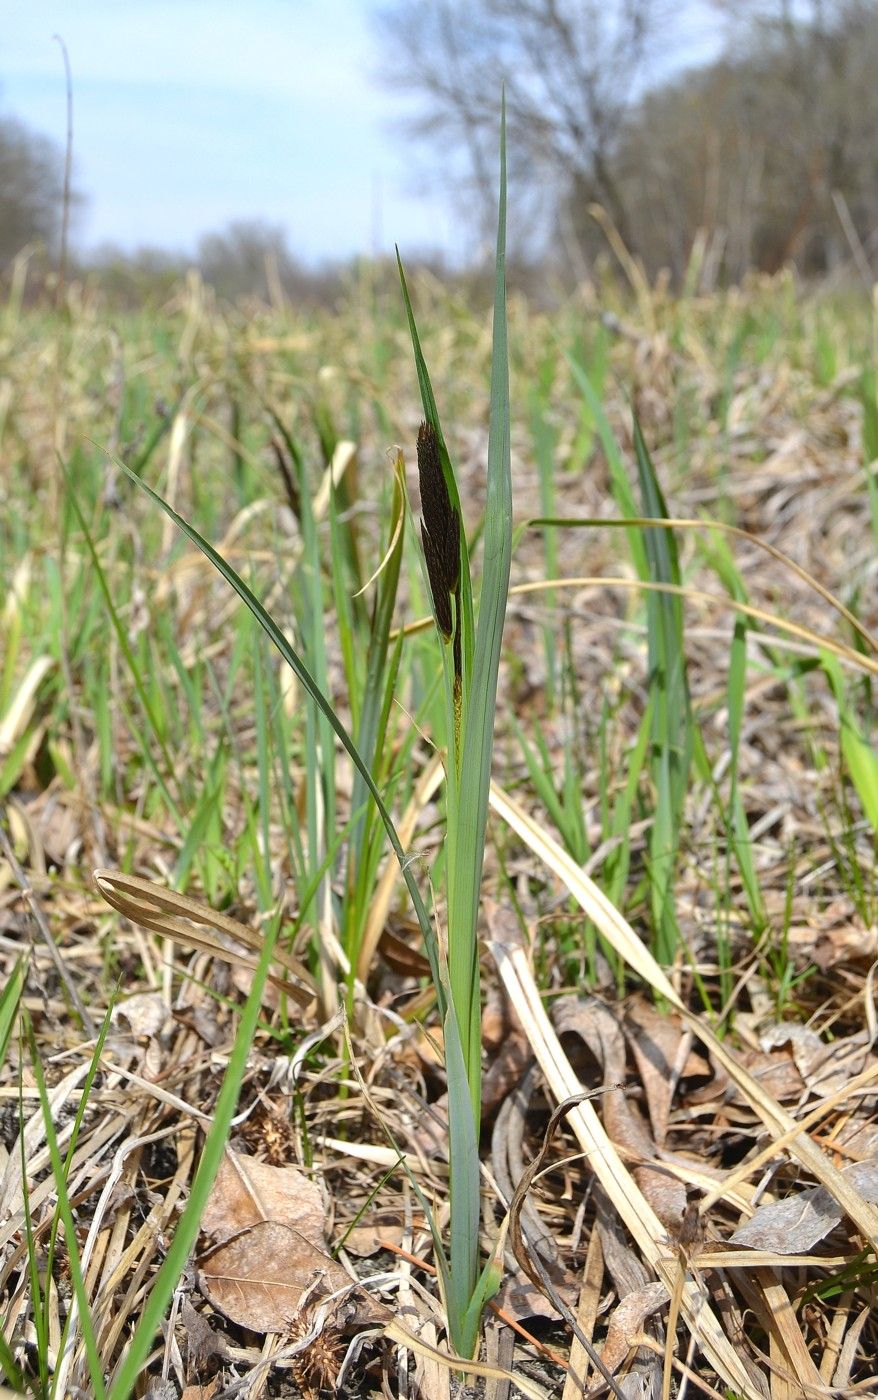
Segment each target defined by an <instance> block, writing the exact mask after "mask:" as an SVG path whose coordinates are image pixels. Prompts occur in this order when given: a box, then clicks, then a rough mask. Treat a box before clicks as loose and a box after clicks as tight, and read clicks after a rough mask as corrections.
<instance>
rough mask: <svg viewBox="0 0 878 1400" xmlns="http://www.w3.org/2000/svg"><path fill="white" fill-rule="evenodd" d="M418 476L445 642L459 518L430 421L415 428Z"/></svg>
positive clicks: (457, 551)
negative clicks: (416, 434)
mask: <svg viewBox="0 0 878 1400" xmlns="http://www.w3.org/2000/svg"><path fill="white" fill-rule="evenodd" d="M418 478H419V481H420V487H421V540H422V542H423V545H424V558H425V560H426V564H427V577H428V578H429V580H430V591H431V593H432V594H433V605H434V609H435V613H436V621H437V623H438V624H439V629H440V631H441V632H442V635H443V636H444V637H445V639H446V641H447V640H450V638H451V635H452V632H453V630H454V621H453V615H452V610H451V599H452V597H453V596H454V595H455V593H456V592H457V588H458V584H459V583H460V517H459V515H458V513H457V511H456V510H455V508H454V506H453V505H452V504H451V497H450V496H449V494H448V485H447V483H446V480H445V473H444V472H443V470H442V459H441V456H440V453H439V439H438V438H437V436H436V430H435V428H434V427H433V425H432V424H431V423H422V424H421V426H420V428H419V430H418Z"/></svg>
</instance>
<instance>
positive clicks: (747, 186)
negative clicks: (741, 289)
mask: <svg viewBox="0 0 878 1400" xmlns="http://www.w3.org/2000/svg"><path fill="white" fill-rule="evenodd" d="M697 8H698V13H699V15H700V24H701V28H700V34H701V41H700V42H693V41H692V39H691V34H690V39H689V42H688V43H687V42H686V41H685V32H684V30H685V24H684V21H685V18H686V17H688V19H689V21H690V22H691V17H692V13H693V12H692V10H691V7H690V8H687V7H686V6H680V5H679V4H678V5H676V6H673V5H671V4H669V0H616V3H615V4H607V3H602V0H428V2H427V3H420V2H418V3H416V2H415V0H393V3H390V4H387V5H385V6H384V7H383V8H382V9H381V10H379V11H378V12H377V13H376V14H375V16H374V20H375V37H376V41H377V47H378V51H379V53H380V55H381V60H380V64H381V75H382V76H383V78H384V80H385V81H386V82H387V83H388V85H391V86H392V87H393V88H394V89H395V90H399V91H402V92H405V93H406V94H407V95H408V96H409V97H410V98H411V99H413V106H412V108H411V110H412V111H413V112H414V115H413V116H410V117H409V118H408V119H407V122H406V124H405V126H404V127H401V129H400V136H401V137H402V138H407V139H408V140H409V141H410V142H411V143H412V151H413V153H415V154H414V155H413V163H414V164H415V165H416V166H417V161H418V160H419V161H420V162H421V165H420V166H417V168H418V169H421V168H422V169H423V171H424V172H425V173H424V178H425V179H427V180H428V181H431V182H433V183H435V184H440V185H441V184H445V185H447V187H448V188H449V191H450V192H451V193H452V194H453V197H454V198H455V199H456V200H457V202H458V206H459V208H460V210H461V217H462V218H469V219H471V220H474V221H476V223H478V224H479V225H481V224H482V222H483V223H484V227H485V229H486V230H487V229H488V228H489V226H490V220H491V219H492V218H493V212H492V200H493V190H492V179H491V171H492V170H493V164H494V145H495V143H496V106H497V90H498V88H499V84H500V81H501V79H502V81H503V82H505V84H506V91H507V103H508V113H509V128H510V152H511V156H512V159H513V161H514V163H515V168H514V170H513V178H514V181H515V183H516V185H517V188H518V189H519V191H522V190H526V191H527V192H528V194H527V195H526V196H520V198H521V200H522V203H521V205H520V208H519V214H520V218H519V223H518V228H517V234H518V253H517V259H518V266H517V268H515V269H513V279H516V278H517V280H518V281H519V283H520V284H522V285H524V286H525V287H526V289H528V290H532V291H533V290H536V291H538V292H539V291H543V292H545V291H546V289H550V288H556V287H559V288H565V287H569V286H570V285H571V284H574V283H577V282H580V281H582V280H583V279H587V278H589V277H591V276H593V275H594V274H595V272H596V271H599V270H600V269H599V264H600V263H601V261H602V260H604V261H607V260H611V259H613V258H614V257H615V256H618V255H619V254H620V252H621V251H622V248H623V246H624V249H625V250H627V252H628V254H630V255H631V256H632V257H633V258H634V259H635V260H636V263H637V264H638V265H639V268H640V270H641V271H642V272H643V274H645V276H646V277H647V278H648V279H649V280H650V281H652V280H654V279H656V278H657V277H661V276H664V277H667V278H668V279H670V282H671V284H672V285H673V286H674V287H682V286H683V285H685V284H687V281H688V283H690V284H691V283H693V282H694V283H695V285H696V286H697V287H698V289H700V290H704V291H709V290H711V289H712V288H713V287H715V286H721V285H728V284H729V283H733V282H737V281H740V280H741V279H742V278H743V277H744V276H745V275H746V274H747V273H748V272H750V271H751V270H756V271H763V272H769V273H771V272H775V271H777V270H778V269H780V268H781V267H784V266H790V265H791V266H793V267H795V269H796V270H797V271H798V272H800V273H801V274H803V275H804V276H806V277H821V276H824V275H834V274H836V273H839V274H840V273H841V272H842V271H844V270H850V269H853V270H854V271H855V273H857V274H858V275H859V276H860V277H861V278H862V279H863V280H864V281H866V282H868V283H871V280H872V278H873V277H874V274H875V269H876V266H878V144H876V141H875V132H876V130H878V84H876V82H875V73H876V71H878V3H876V0H800V3H797V0H702V3H701V4H700V5H699V6H698V7H697ZM681 25H683V28H682V29H681ZM705 26H706V27H705ZM705 35H706V36H707V42H705ZM699 51H700V52H702V53H703V54H704V55H705V56H704V57H703V58H702V59H701V61H697V55H698V53H699ZM693 60H695V61H693ZM684 65H685V66H684ZM63 182H64V158H63V152H62V151H61V150H60V149H58V148H57V147H55V146H53V144H52V143H51V142H50V141H49V140H47V139H46V138H45V137H43V136H41V135H37V134H35V133H33V132H31V131H29V130H28V129H27V128H26V127H25V126H23V125H22V124H21V123H20V122H18V121H16V120H15V119H13V118H9V117H7V118H3V119H2V120H0V273H3V272H5V273H6V275H7V276H8V275H9V270H10V268H11V266H12V264H13V263H14V261H15V259H16V258H17V257H19V255H20V254H21V253H22V250H25V249H27V250H28V256H29V259H30V262H31V275H30V277H29V279H28V284H29V287H30V288H31V289H33V288H38V287H39V286H40V278H39V276H38V275H37V276H34V273H37V274H38V273H39V270H40V267H41V265H42V267H43V270H44V274H45V278H48V279H51V277H52V268H53V266H54V263H55V261H56V259H57V252H58V245H59V240H60V230H61V224H62V217H63V203H64V202H63V198H62V191H63ZM86 198H87V191H86V192H82V191H80V190H78V189H77V187H76V178H75V173H74V182H73V188H72V191H71V203H70V211H71V214H72V223H73V227H74V229H75V226H76V213H77V209H81V208H82V207H83V205H84V203H85V200H86ZM339 198H340V201H341V200H342V198H343V194H342V193H341V192H340V195H339ZM487 247H488V241H487V240H486V251H487ZM623 257H624V253H623ZM425 261H427V262H428V264H430V265H431V266H432V269H433V270H434V271H435V272H436V273H438V274H439V275H450V274H451V272H452V271H453V272H454V274H455V275H456V276H461V275H464V276H467V277H472V276H473V275H474V274H475V273H477V272H478V269H477V268H476V269H467V270H465V271H464V272H463V273H462V270H461V269H459V268H456V269H453V270H452V269H450V268H448V267H447V266H444V265H443V263H442V261H441V259H439V258H438V257H434V258H432V259H430V258H427V259H425ZM193 265H194V266H197V267H198V268H199V269H200V271H201V274H202V276H203V278H204V280H205V281H206V282H207V283H209V284H210V285H211V286H213V287H214V288H215V290H216V292H217V294H218V295H219V296H221V297H222V298H224V299H227V300H238V299H240V298H242V297H257V298H259V299H260V300H263V301H266V300H267V301H269V302H274V301H276V300H277V299H278V298H288V299H291V300H293V301H303V302H306V303H316V304H327V303H332V301H333V300H334V299H335V298H336V297H337V296H338V295H339V293H340V292H341V291H342V290H343V288H344V285H345V282H346V280H347V279H349V277H350V273H351V267H350V265H348V266H341V265H338V264H325V265H323V266H319V267H315V266H312V265H306V264H305V263H303V262H302V261H301V260H300V259H299V258H297V256H296V255H295V252H294V250H291V249H290V247H289V246H288V243H287V238H286V234H285V232H284V229H283V228H282V227H278V226H274V225H271V224H267V223H265V222H263V221H261V220H259V219H258V218H255V219H253V220H249V221H244V222H241V221H239V222H236V223H234V224H231V225H229V226H228V227H227V228H225V229H223V230H219V231H217V232H216V233H212V234H210V235H208V236H205V237H203V238H202V239H201V241H200V244H199V246H198V247H197V249H196V251H195V255H194V257H193V256H192V255H191V254H190V255H184V254H182V253H176V252H174V251H172V250H168V249H166V248H154V247H144V248H141V249H140V250H138V251H136V252H133V253H131V252H125V251H122V250H120V249H117V248H113V247H103V248H98V249H96V250H93V251H92V252H91V253H89V254H88V255H87V256H82V257H80V258H79V260H78V261H77V260H76V259H74V260H73V268H74V271H75V273H76V274H77V275H79V276H81V277H83V278H84V279H87V280H90V281H92V282H93V283H95V284H98V285H99V286H100V287H101V288H102V289H103V290H104V291H105V292H106V293H107V295H108V296H110V297H111V298H112V299H113V300H117V301H120V302H123V303H131V304H136V303H141V302H144V301H151V300H161V299H163V298H165V297H166V296H167V295H169V293H170V292H171V290H172V289H173V288H174V286H176V285H177V284H178V283H179V281H180V280H181V278H182V277H183V276H184V275H185V273H186V271H187V269H188V268H190V267H192V266H193Z"/></svg>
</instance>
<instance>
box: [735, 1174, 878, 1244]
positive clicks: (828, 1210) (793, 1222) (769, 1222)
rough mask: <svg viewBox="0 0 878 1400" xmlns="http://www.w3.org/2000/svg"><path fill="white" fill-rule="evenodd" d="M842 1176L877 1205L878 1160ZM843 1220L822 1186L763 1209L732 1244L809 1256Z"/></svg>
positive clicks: (761, 1208) (737, 1233) (865, 1198)
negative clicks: (816, 1245) (814, 1247)
mask: <svg viewBox="0 0 878 1400" xmlns="http://www.w3.org/2000/svg"><path fill="white" fill-rule="evenodd" d="M842 1174H843V1175H844V1176H846V1177H847V1179H848V1181H849V1182H850V1184H851V1185H852V1186H853V1187H854V1188H855V1189H856V1190H857V1191H859V1192H860V1194H861V1196H862V1197H863V1198H864V1200H867V1201H870V1202H871V1203H872V1204H873V1205H874V1204H876V1203H878V1158H873V1159H872V1160H871V1161H868V1162H854V1163H853V1164H852V1165H851V1166H849V1167H844V1168H842ZM841 1219H842V1211H841V1209H840V1207H839V1206H838V1205H837V1204H836V1202H835V1201H834V1200H833V1198H832V1196H830V1194H829V1192H828V1191H827V1190H826V1189H825V1188H824V1187H823V1186H813V1187H811V1188H810V1190H808V1191H799V1192H797V1193H796V1194H795V1195H794V1196H788V1197H787V1198H786V1200H784V1201H772V1202H771V1203H770V1204H769V1205H767V1206H761V1207H760V1208H759V1210H757V1212H756V1214H755V1215H754V1216H753V1217H752V1219H750V1220H748V1221H747V1222H746V1224H744V1225H741V1226H740V1227H739V1228H738V1229H737V1230H736V1231H735V1233H734V1234H733V1235H732V1237H731V1239H730V1241H729V1243H730V1244H742V1245H746V1246H747V1248H748V1249H765V1250H770V1251H772V1252H773V1253H775V1254H806V1253H807V1252H808V1250H809V1249H812V1248H813V1246H814V1245H815V1244H817V1243H818V1242H819V1241H820V1240H822V1239H824V1238H825V1236H826V1235H828V1234H829V1232H830V1230H832V1229H834V1228H835V1226H836V1225H838V1223H839V1222H840V1220H841Z"/></svg>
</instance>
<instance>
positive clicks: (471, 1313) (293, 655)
mask: <svg viewBox="0 0 878 1400" xmlns="http://www.w3.org/2000/svg"><path fill="white" fill-rule="evenodd" d="M505 244H506V150H505V112H504V119H503V123H502V128H501V143H500V201H499V217H498V234H497V257H496V277H495V297H494V326H493V352H492V371H491V397H490V433H489V445H488V464H487V504H486V517H485V524H484V531H483V541H484V542H483V569H482V579H481V590H480V597H479V602H478V606H477V607H476V605H475V603H474V599H473V586H472V579H471V574H470V564H469V552H468V548H467V540H466V536H465V533H464V528H463V515H462V511H461V505H460V495H459V492H458V488H457V483H456V480H455V476H454V472H453V469H452V466H451V460H450V457H449V454H448V449H447V446H446V442H445V437H444V435H443V431H442V426H441V423H440V419H439V413H438V410H437V407H436V401H435V398H434V395H433V390H432V386H431V383H430V378H429V374H428V371H427V367H426V363H425V361H424V356H423V354H422V351H421V346H420V340H419V337H418V332H417V327H416V325H415V319H414V313H413V310H412V304H411V299H410V297H409V292H408V287H407V284H406V281H405V274H404V272H403V269H402V264H401V262H400V278H401V283H402V292H403V298H404V301H405V307H406V312H407V315H408V319H409V326H410V330H411V335H412V344H413V347H414V357H415V366H416V370H417V376H418V382H419V385H420V390H421V399H422V403H423V410H424V423H423V424H422V426H421V429H420V432H419V435H418V468H419V476H420V485H421V506H422V527H421V539H422V544H423V554H424V563H425V569H426V574H427V580H428V583H429V591H430V595H431V598H432V603H433V616H434V620H435V624H436V629H437V633H438V637H439V645H440V647H441V652H442V668H443V677H444V697H445V705H444V710H445V717H446V722H447V733H446V741H447V744H446V747H447V753H446V780H447V781H446V817H447V837H446V850H445V859H444V872H445V883H446V901H445V912H444V920H443V924H444V926H442V927H439V928H438V931H437V923H438V921H435V922H434V920H433V919H431V917H430V914H429V912H428V909H427V905H426V903H425V901H424V898H423V896H422V894H421V891H420V888H419V885H418V881H417V878H416V875H415V867H414V865H413V863H412V862H411V860H410V859H409V858H408V857H407V854H406V852H405V850H404V849H403V845H402V842H401V841H400V838H399V835H398V833H397V830H396V827H395V825H394V822H393V820H392V817H391V815H390V812H389V810H388V805H387V801H386V799H385V796H384V795H382V793H381V791H380V790H379V786H378V783H377V782H376V769H375V768H373V764H372V763H371V762H370V761H369V757H368V756H367V755H364V753H363V752H362V750H361V748H360V747H359V745H358V743H357V741H356V740H355V739H354V738H353V737H352V736H351V734H350V733H349V731H348V729H347V728H346V726H345V724H344V723H343V722H342V720H341V718H340V717H339V714H338V712H337V709H336V708H335V707H334V706H333V704H332V702H331V700H330V699H329V698H328V696H327V693H326V687H325V682H324V684H321V681H320V679H318V677H316V676H315V675H314V674H313V672H312V670H311V669H309V666H308V664H307V663H306V661H305V660H304V659H303V657H302V655H301V654H300V653H299V651H297V650H296V648H295V647H294V646H293V645H292V644H291V643H290V641H289V639H288V638H287V637H286V635H285V634H284V632H283V630H282V629H281V627H280V626H279V625H278V623H277V622H276V620H275V619H274V618H273V617H272V616H271V614H270V613H269V612H268V611H267V609H266V608H265V607H264V606H263V604H262V603H261V602H260V600H259V599H258V598H257V597H256V595H255V594H254V592H253V591H252V589H251V588H250V587H249V586H248V584H247V583H246V582H245V581H244V579H243V578H242V577H241V576H240V575H239V574H238V573H236V571H235V570H234V569H233V568H232V567H231V565H230V564H229V563H228V561H227V560H226V559H224V558H223V557H222V555H221V554H219V553H218V551H217V550H215V549H214V548H213V546H212V545H211V544H209V543H208V541H207V540H206V539H205V538H204V537H203V536H202V535H200V534H199V533H198V531H197V530H195V529H194V527H193V526H192V525H190V524H189V523H188V522H187V521H186V520H184V519H183V518H182V516H180V515H179V514H178V513H177V512H176V511H175V510H174V509H173V507H172V506H171V505H170V504H169V503H168V502H167V501H165V500H164V499H163V498H162V497H161V496H160V495H159V494H158V493H157V492H156V491H154V490H153V489H152V488H151V487H150V486H148V485H147V484H146V483H145V482H144V481H143V480H142V479H141V478H140V477H139V476H137V474H136V473H134V472H133V471H132V470H131V469H130V468H128V467H126V466H125V465H124V463H121V462H120V463H118V465H119V466H120V467H121V468H122V469H123V470H124V471H125V472H126V473H127V475H128V476H129V477H130V478H131V479H132V480H133V481H135V482H136V483H137V484H138V485H139V486H140V487H142V489H143V490H144V491H145V492H146V493H147V495H149V496H150V497H151V498H152V500H153V501H154V502H155V503H156V504H157V505H159V506H161V508H162V509H163V510H164V511H165V513H166V514H167V515H168V516H169V517H170V519H171V520H172V521H173V522H174V523H175V524H176V525H177V526H178V528H179V529H180V530H182V532H183V533H184V534H185V535H186V536H187V538H188V539H189V540H190V541H191V542H192V543H193V544H195V545H196V546H197V547H198V548H199V549H200V550H201V551H202V553H203V554H204V555H205V556H206V557H207V558H208V559H209V560H210V562H211V563H212V564H213V565H214V567H215V568H216V569H217V571H218V572H219V573H220V574H221V575H222V577H223V578H224V579H225V580H226V581H227V582H228V583H229V584H230V586H231V587H232V588H233V589H234V590H235V592H236V593H237V594H238V596H239V597H240V598H241V600H242V601H243V602H244V603H245V604H246V605H247V607H248V608H249V610H250V612H251V613H252V615H253V616H254V617H255V618H256V621H257V622H258V623H259V625H260V627H261V628H262V630H263V632H264V633H265V635H266V636H267V637H268V638H269V640H270V641H271V642H272V643H273V645H274V646H275V647H276V648H277V650H278V651H279V652H280V654H281V656H282V658H283V659H284V661H285V662H286V663H287V664H288V665H289V666H290V667H291V669H292V670H293V671H294V673H295V675H296V677H297V678H298V680H299V682H300V683H301V685H302V686H303V688H304V690H305V692H306V693H307V696H308V697H309V700H310V702H311V703H312V704H313V706H314V711H315V713H316V716H317V717H318V719H319V724H320V727H321V729H322V730H323V735H324V744H325V743H329V742H332V741H333V740H337V741H338V742H339V743H340V744H341V746H342V748H344V750H345V751H346V752H347V754H348V756H349V757H350V759H351V761H352V763H353V765H354V768H355V770H356V774H357V794H358V807H359V809H360V810H361V809H362V803H361V802H360V801H359V798H360V797H361V796H362V797H365V796H368V798H370V799H371V801H372V802H373V803H374V806H375V809H376V810H377V812H378V815H379V818H380V820H381V822H382V824H383V826H384V828H385V831H386V833H387V836H388V839H389V841H390V844H391V846H392V848H393V851H394V853H395V855H396V858H397V860H398V862H399V865H400V868H401V871H402V874H403V878H404V880H405V883H406V886H407V888H408V891H409V894H410V897H411V900H412V903H413V905H414V909H415V913H416V915H417V918H418V923H419V925H420V928H421V932H422V935H423V938H424V943H425V948H426V952H427V956H428V961H429V964H430V970H431V975H432V979H433V983H434V988H435V995H436V1002H437V1006H438V1009H439V1013H440V1016H441V1019H442V1029H443V1042H444V1048H445V1068H446V1077H447V1084H448V1103H449V1155H450V1162H449V1168H450V1173H449V1174H450V1192H449V1195H450V1201H449V1204H450V1241H449V1244H448V1247H446V1245H445V1242H444V1241H443V1240H442V1239H441V1237H440V1235H439V1232H438V1228H437V1227H435V1226H434V1229H433V1236H434V1243H435V1247H436V1255H437V1260H438V1266H439V1270H438V1271H439V1278H440V1285H441V1289H442V1293H443V1298H444V1302H445V1308H446V1315H447V1319H448V1333H449V1339H450V1342H451V1345H452V1347H453V1349H454V1351H455V1352H456V1353H457V1355H458V1356H461V1357H462V1358H464V1359H468V1358H471V1357H472V1356H473V1355H474V1353H475V1351H476V1347H477V1344H478V1335H479V1323H480V1319H481V1314H482V1310H483V1308H484V1305H485V1302H486V1301H487V1298H488V1297H489V1296H490V1294H491V1292H493V1291H494V1289H495V1288H496V1285H497V1282H498V1278H497V1268H496V1263H495V1258H494V1257H493V1256H492V1257H491V1258H489V1260H488V1262H487V1264H486V1265H485V1266H484V1268H482V1267H481V1266H480V1254H479V1225H480V1218H481V1211H480V1182H479V1152H478V1149H479V1132H480V1124H481V1007H480V994H479V953H478V933H477V925H478V912H479V894H480V884H481V876H482V865H483V860H484V844H485V834H486V828H487V813H488V793H489V788H490V779H491V761H492V754H493V735H494V717H495V710H496V695H497V675H498V670H499V661H500V646H501V641H502V633H503V624H504V620H505V615H506V600H507V594H508V588H509V570H510V562H511V554H512V484H511V469H510V435H509V413H510V410H509V364H508V344H507V329H506V282H505ZM358 731H359V733H358V737H359V738H360V739H361V740H363V741H364V742H365V741H366V740H368V736H369V735H370V734H371V733H373V731H374V725H370V724H367V725H365V726H364V725H363V722H362V717H361V723H360V725H359V726H358ZM364 735H365V736H366V740H364ZM370 746H371V745H370ZM360 810H358V811H355V812H354V813H353V818H354V824H353V829H354V832H355V839H356V833H357V831H358V829H359V828H358V824H357V823H358V817H359V815H360ZM263 961H264V959H263ZM248 1006H249V1002H248ZM251 1024H252V1023H251ZM253 1028H255V1027H253ZM251 1034H252V1029H251ZM236 1045H237V1042H236ZM237 1082H238V1083H239V1082H240V1080H238V1081H237ZM214 1136H215V1135H212V1139H213V1137H214ZM212 1158H213V1154H212ZM201 1176H203V1177H204V1181H206V1182H207V1183H208V1185H209V1181H210V1179H211V1177H210V1173H208V1174H207V1175H205V1174H204V1173H201V1174H200V1178H199V1179H201ZM202 1185H203V1183H202ZM416 1189H417V1188H416ZM203 1196H204V1191H203V1190H202V1192H201V1193H200V1195H199V1199H201V1198H202V1197H203ZM196 1228H197V1222H196ZM184 1263H185V1256H183V1257H180V1258H175V1260H174V1265H173V1268H174V1269H177V1268H180V1269H182V1266H183V1264H184ZM169 1268H171V1262H170V1256H169V1258H168V1260H167V1261H166V1267H165V1269H164V1270H163V1274H164V1276H165V1277H164V1278H163V1283H164V1287H165V1290H166V1289H167V1287H168V1285H169V1284H170V1282H171V1278H170V1275H169V1273H168V1270H169ZM165 1296H166V1294H165V1292H164V1291H163V1293H162V1294H161V1295H158V1294H157V1295H156V1298H155V1299H154V1300H152V1299H151V1300H150V1303H151V1304H152V1306H149V1305H148V1308H147V1313H148V1315H149V1322H150V1326H151V1325H152V1323H153V1322H155V1321H157V1320H158V1315H159V1313H158V1310H159V1309H160V1308H161V1307H162V1302H163V1298H164V1297H165ZM146 1316H147V1315H146V1314H145V1315H144V1323H145V1322H146ZM148 1332H149V1327H146V1326H141V1328H140V1329H139V1332H138V1336H139V1338H140V1340H141V1344H142V1345H145V1341H144V1339H145V1337H146V1335H147V1333H148ZM138 1355H139V1353H138ZM125 1393H128V1392H127V1390H126V1391H125Z"/></svg>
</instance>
